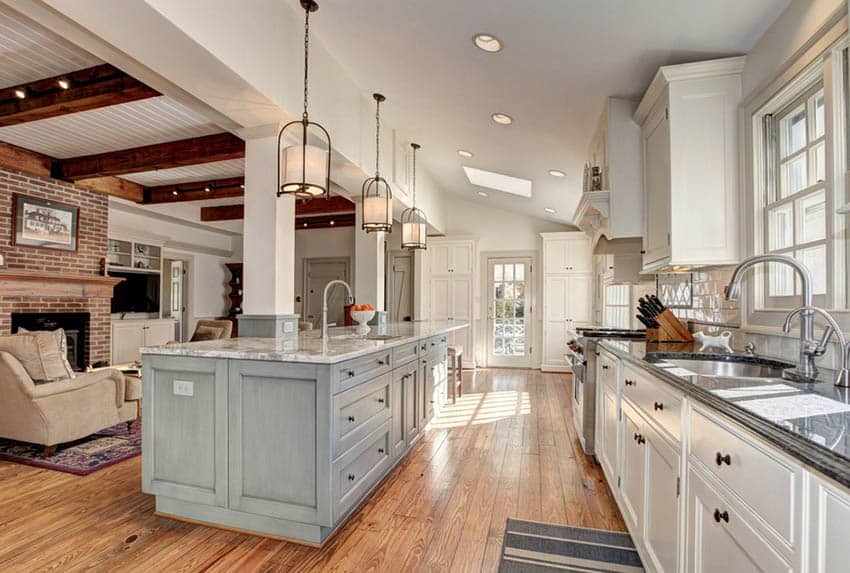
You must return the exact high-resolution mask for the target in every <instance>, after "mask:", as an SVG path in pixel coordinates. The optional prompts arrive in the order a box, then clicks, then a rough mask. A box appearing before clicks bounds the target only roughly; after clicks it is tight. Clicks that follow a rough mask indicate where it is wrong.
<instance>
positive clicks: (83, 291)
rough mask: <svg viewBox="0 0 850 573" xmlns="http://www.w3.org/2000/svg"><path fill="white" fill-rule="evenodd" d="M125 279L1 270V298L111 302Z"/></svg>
mask: <svg viewBox="0 0 850 573" xmlns="http://www.w3.org/2000/svg"><path fill="white" fill-rule="evenodd" d="M123 280H124V279H122V278H116V277H104V276H99V275H79V274H70V273H48V272H44V271H28V270H23V269H0V296H24V297H34V296H35V297H42V296H64V297H74V298H112V289H113V288H114V287H115V285H117V284H118V283H120V282H121V281H123Z"/></svg>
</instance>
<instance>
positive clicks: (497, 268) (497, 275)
mask: <svg viewBox="0 0 850 573" xmlns="http://www.w3.org/2000/svg"><path fill="white" fill-rule="evenodd" d="M502 269H503V265H493V280H494V281H496V282H497V283H500V282H502V280H503V279H502Z"/></svg>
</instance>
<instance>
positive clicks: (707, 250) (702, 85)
mask: <svg viewBox="0 0 850 573" xmlns="http://www.w3.org/2000/svg"><path fill="white" fill-rule="evenodd" d="M743 68H744V58H743V57H738V58H725V59H721V60H712V61H707V62H696V63H692V64H682V65H677V66H664V67H662V68H661V69H659V70H658V73H657V74H656V76H655V79H654V80H653V81H652V84H651V85H650V86H649V89H648V90H647V92H646V94H645V95H644V97H643V100H641V102H640V105H639V106H638V108H637V111H636V112H635V114H634V120H635V122H636V123H637V124H639V125H640V139H641V147H642V156H643V187H644V191H645V192H644V209H643V213H644V214H645V216H644V217H643V224H644V230H643V232H642V235H643V239H644V247H643V251H644V253H643V255H644V256H643V269H644V270H646V271H655V270H659V269H665V268H673V267H699V266H707V265H721V264H733V263H736V262H738V259H739V237H738V235H739V232H738V215H739V211H738V209H739V207H738V134H737V125H738V104H739V103H740V101H741V72H742V70H743Z"/></svg>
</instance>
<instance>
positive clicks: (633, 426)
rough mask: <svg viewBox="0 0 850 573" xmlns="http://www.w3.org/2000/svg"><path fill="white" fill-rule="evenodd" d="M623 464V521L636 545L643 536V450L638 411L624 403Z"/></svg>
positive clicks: (621, 486) (621, 481)
mask: <svg viewBox="0 0 850 573" xmlns="http://www.w3.org/2000/svg"><path fill="white" fill-rule="evenodd" d="M622 412H623V414H622V415H623V420H622V426H621V428H622V432H623V438H622V442H623V465H622V467H621V468H620V477H621V479H620V495H621V497H622V500H623V503H622V505H621V508H620V509H621V510H622V512H623V518H624V519H625V520H626V523H627V524H628V525H629V530H630V531H631V532H632V536H634V537H637V538H638V539H635V542H638V541H639V540H641V541H642V539H640V537H641V535H642V533H643V502H644V472H645V471H646V455H645V451H646V448H645V447H644V445H645V444H644V443H643V440H645V438H644V436H643V435H641V428H640V417H639V415H638V414H637V412H636V411H635V410H634V409H633V408H631V407H629V406H628V405H627V404H626V403H623V407H622Z"/></svg>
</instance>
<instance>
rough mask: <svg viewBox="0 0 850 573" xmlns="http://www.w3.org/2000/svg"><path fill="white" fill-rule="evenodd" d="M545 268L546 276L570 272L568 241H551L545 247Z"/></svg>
mask: <svg viewBox="0 0 850 573" xmlns="http://www.w3.org/2000/svg"><path fill="white" fill-rule="evenodd" d="M543 251H544V255H543V256H544V261H543V268H544V269H545V271H546V274H550V273H551V274H557V273H564V272H568V269H567V266H568V265H567V259H568V257H569V255H568V252H569V240H568V239H550V240H548V241H546V243H545V244H544V247H543Z"/></svg>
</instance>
